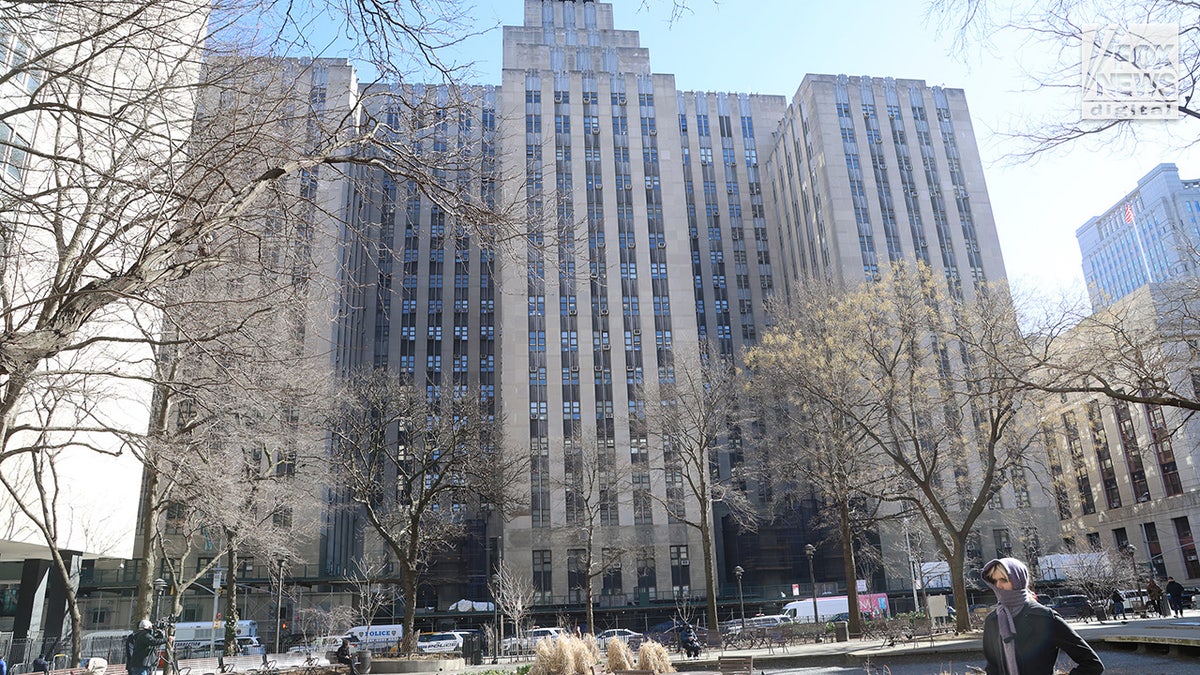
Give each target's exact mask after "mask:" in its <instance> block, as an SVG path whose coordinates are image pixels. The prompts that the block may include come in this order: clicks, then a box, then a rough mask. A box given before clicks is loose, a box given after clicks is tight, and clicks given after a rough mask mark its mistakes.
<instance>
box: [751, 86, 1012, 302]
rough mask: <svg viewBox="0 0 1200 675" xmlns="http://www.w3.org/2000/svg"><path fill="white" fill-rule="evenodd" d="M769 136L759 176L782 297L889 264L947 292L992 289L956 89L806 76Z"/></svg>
mask: <svg viewBox="0 0 1200 675" xmlns="http://www.w3.org/2000/svg"><path fill="white" fill-rule="evenodd" d="M779 132H780V133H779V138H778V143H777V144H776V145H775V147H774V150H773V151H772V153H771V156H770V160H769V162H768V171H769V172H770V177H771V182H772V185H773V186H774V191H775V197H776V200H775V211H774V212H773V213H772V215H773V216H774V218H775V220H776V221H777V223H778V236H779V241H780V246H781V248H782V252H783V255H782V257H781V261H782V263H783V268H784V270H785V272H786V277H787V284H788V285H789V287H790V285H791V284H794V283H803V280H804V279H806V278H809V279H811V278H828V279H832V280H835V281H837V282H839V283H842V284H849V283H855V282H857V281H859V280H864V279H865V280H870V279H874V278H878V275H879V273H880V270H881V269H882V268H883V267H884V266H886V265H887V264H888V263H891V262H897V261H901V260H910V261H911V260H919V261H921V262H922V263H925V264H926V265H928V266H929V267H930V268H931V269H933V270H935V271H936V272H937V273H939V274H940V275H942V276H943V277H944V278H945V279H946V282H947V284H948V285H949V287H950V288H951V289H963V288H966V289H973V288H975V287H977V286H978V285H979V284H981V283H985V282H988V281H1000V280H1002V279H1004V276H1005V275H1004V262H1003V259H1002V257H1001V254H1000V243H999V240H998V238H997V236H996V223H995V221H994V220H993V218H992V211H991V203H990V201H989V199H988V193H987V186H986V184H985V182H984V177H983V164H982V162H981V161H980V158H979V149H978V148H977V147H976V145H975V133H974V129H973V128H972V126H971V116H970V112H969V110H968V109H967V102H966V97H965V95H964V94H963V91H962V90H961V89H947V88H943V87H929V86H926V84H925V83H924V82H923V81H921V80H898V79H893V78H890V77H889V78H869V77H847V76H845V75H838V76H832V75H808V76H806V77H805V78H804V81H803V82H802V83H801V84H800V89H799V91H797V92H796V95H795V97H794V98H793V100H792V104H791V106H789V108H788V111H787V116H786V117H785V118H784V120H783V122H782V123H781V125H780V128H779ZM964 280H965V282H964Z"/></svg>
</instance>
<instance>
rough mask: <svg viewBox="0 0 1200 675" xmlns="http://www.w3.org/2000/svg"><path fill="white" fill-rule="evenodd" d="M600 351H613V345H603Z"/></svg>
mask: <svg viewBox="0 0 1200 675" xmlns="http://www.w3.org/2000/svg"><path fill="white" fill-rule="evenodd" d="M600 349H603V350H604V351H609V350H610V349H612V345H601V346H600Z"/></svg>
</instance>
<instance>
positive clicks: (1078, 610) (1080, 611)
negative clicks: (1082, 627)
mask: <svg viewBox="0 0 1200 675" xmlns="http://www.w3.org/2000/svg"><path fill="white" fill-rule="evenodd" d="M1050 609H1053V610H1054V611H1056V612H1058V614H1059V616H1061V617H1062V618H1064V619H1084V620H1085V621H1086V620H1087V619H1090V618H1092V617H1093V616H1095V615H1096V612H1095V610H1093V609H1092V603H1091V602H1090V601H1089V600H1088V597H1087V596H1086V595H1060V596H1058V597H1057V598H1055V599H1054V603H1053V604H1051V605H1050Z"/></svg>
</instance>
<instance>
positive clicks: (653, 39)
mask: <svg viewBox="0 0 1200 675" xmlns="http://www.w3.org/2000/svg"><path fill="white" fill-rule="evenodd" d="M690 3H691V9H692V12H691V13H690V14H687V15H685V16H683V17H682V18H680V19H679V20H677V21H676V22H674V24H671V23H670V21H669V0H649V2H648V5H649V7H648V8H645V7H643V6H642V5H643V3H642V0H613V3H612V4H613V5H614V14H615V23H616V27H617V28H619V29H631V30H637V31H639V32H640V33H641V43H642V46H644V47H647V48H649V50H650V59H651V66H652V68H653V70H654V71H655V72H659V73H672V74H674V75H675V78H676V84H677V86H678V87H679V88H680V89H685V90H689V89H695V90H709V91H745V92H751V93H765V94H781V95H784V96H788V97H790V96H791V95H792V94H793V93H795V90H796V87H797V86H798V85H799V84H800V80H801V79H802V78H803V76H804V74H805V73H809V72H813V73H833V74H837V73H845V74H847V75H871V76H875V77H886V76H892V77H906V78H916V79H923V80H925V81H926V82H927V83H929V84H931V85H943V86H947V87H958V88H962V89H964V90H965V91H966V94H967V102H968V104H969V105H970V107H971V112H972V118H973V123H974V127H975V134H976V137H977V139H978V142H979V146H980V151H981V153H982V155H983V158H984V169H985V174H986V176H987V181H988V189H989V192H990V195H991V201H992V210H993V213H994V215H995V218H996V224H997V229H998V230H999V234H1000V242H1001V247H1002V249H1003V253H1004V259H1005V264H1006V266H1007V269H1008V274H1009V278H1010V279H1011V280H1012V281H1013V283H1014V285H1016V286H1018V287H1025V288H1036V289H1040V290H1042V291H1048V292H1054V291H1056V290H1058V289H1063V288H1072V287H1074V288H1075V289H1076V291H1078V290H1080V289H1082V283H1083V282H1082V278H1083V277H1082V272H1081V271H1080V267H1079V248H1078V245H1077V244H1076V241H1075V230H1076V228H1078V227H1079V226H1080V225H1082V224H1083V223H1084V222H1085V221H1086V220H1087V219H1088V218H1090V217H1092V216H1094V215H1099V214H1100V213H1102V212H1103V211H1105V210H1106V209H1108V208H1109V207H1110V206H1111V205H1112V204H1114V203H1115V202H1117V201H1118V200H1119V199H1120V198H1121V197H1122V196H1124V195H1125V194H1126V193H1127V192H1129V191H1130V190H1132V189H1133V188H1134V187H1136V185H1137V180H1138V178H1140V177H1141V176H1142V175H1144V174H1145V173H1146V172H1148V171H1149V170H1150V169H1151V168H1153V167H1154V166H1156V165H1157V164H1159V163H1161V162H1174V163H1175V164H1178V165H1179V168H1180V172H1181V175H1182V177H1184V178H1195V177H1200V152H1198V151H1196V150H1192V151H1183V150H1179V149H1178V147H1180V146H1181V145H1182V144H1180V143H1174V144H1172V143H1170V142H1169V140H1168V139H1167V138H1165V137H1164V132H1165V133H1166V134H1171V133H1174V134H1176V135H1183V136H1191V137H1193V138H1194V137H1196V136H1197V135H1198V134H1200V121H1195V120H1193V121H1185V120H1181V121H1178V122H1169V123H1141V125H1139V127H1138V136H1139V138H1138V142H1137V144H1136V145H1134V144H1127V143H1126V144H1123V143H1117V142H1113V139H1112V138H1111V137H1110V138H1108V139H1106V140H1105V142H1103V143H1099V144H1096V143H1092V144H1088V145H1077V146H1073V147H1071V148H1070V149H1069V150H1068V151H1058V152H1055V153H1054V154H1051V155H1046V156H1042V157H1041V158H1039V159H1038V160H1037V161H1035V162H1033V163H1014V161H1013V160H1011V159H1010V158H1009V155H1010V154H1011V153H1013V152H1015V151H1016V150H1018V149H1019V146H1018V144H1016V143H1015V142H1013V141H1011V140H1010V139H1008V138H1007V135H1008V134H1010V133H1012V132H1014V131H1017V130H1020V129H1021V128H1024V127H1025V126H1026V125H1027V124H1028V122H1027V120H1029V119H1031V118H1036V117H1041V116H1047V117H1053V116H1055V115H1056V114H1058V113H1057V111H1058V109H1060V108H1062V107H1066V108H1072V109H1074V108H1076V107H1077V106H1078V103H1077V102H1076V96H1077V94H1076V93H1075V92H1073V91H1072V92H1069V93H1064V94H1061V95H1060V94H1057V93H1054V92H1052V91H1047V90H1045V89H1043V90H1040V91H1034V88H1035V83H1034V81H1033V80H1031V79H1030V78H1029V77H1028V76H1027V75H1025V72H1026V71H1028V70H1031V69H1037V68H1039V67H1043V66H1045V65H1046V64H1047V63H1051V62H1052V59H1053V58H1054V57H1055V56H1056V54H1055V49H1056V48H1055V47H1054V46H1052V45H1045V44H1032V43H1027V42H1022V41H1021V40H1022V39H1023V38H1022V37H1020V36H1015V35H997V36H994V37H993V38H992V42H991V43H990V44H986V45H984V44H972V45H969V46H968V48H967V49H965V50H960V51H958V52H955V53H952V50H953V49H954V46H953V35H951V34H950V33H949V32H948V31H941V30H939V28H938V26H936V25H935V22H932V21H929V20H927V19H926V16H925V9H924V8H925V3H924V2H923V0H904V1H901V2H897V1H896V0H892V1H891V2H885V1H883V0H855V1H854V2H837V3H831V2H809V1H805V0H753V1H749V0H721V2H720V3H716V2H713V0H690ZM523 13H524V2H523V0H480V1H479V2H477V3H476V9H475V13H474V15H475V17H476V18H477V21H478V27H479V28H484V27H486V26H489V25H495V24H504V25H515V24H520V23H521V22H522V20H523V15H524V14H523ZM500 42H501V32H500V30H498V29H497V30H493V31H490V32H488V33H487V34H485V35H483V36H481V37H479V38H475V39H472V40H470V41H469V42H468V43H467V45H466V46H465V48H464V50H463V51H462V57H461V58H463V59H464V60H470V61H473V62H474V64H475V68H474V69H475V72H476V77H475V78H474V79H476V80H477V81H479V82H485V83H498V82H499V80H500V68H501V63H500V59H501V46H500ZM1067 57H1074V54H1073V53H1068V54H1067ZM1069 77H1074V75H1073V73H1072V74H1070V75H1069Z"/></svg>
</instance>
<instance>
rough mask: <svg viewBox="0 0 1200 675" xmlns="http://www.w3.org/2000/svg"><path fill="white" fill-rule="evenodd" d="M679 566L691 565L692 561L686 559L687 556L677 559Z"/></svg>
mask: <svg viewBox="0 0 1200 675" xmlns="http://www.w3.org/2000/svg"><path fill="white" fill-rule="evenodd" d="M679 566H680V567H691V566H692V561H691V560H688V559H687V558H684V559H683V560H680V561H679Z"/></svg>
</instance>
